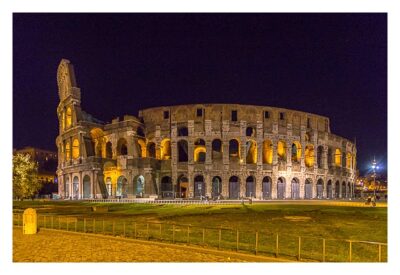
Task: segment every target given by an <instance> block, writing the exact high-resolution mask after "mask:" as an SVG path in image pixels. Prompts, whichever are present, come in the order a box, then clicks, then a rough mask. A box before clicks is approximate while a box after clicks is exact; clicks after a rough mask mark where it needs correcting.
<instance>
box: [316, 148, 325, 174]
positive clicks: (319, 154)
mask: <svg viewBox="0 0 400 275" xmlns="http://www.w3.org/2000/svg"><path fill="white" fill-rule="evenodd" d="M323 152H324V148H323V147H322V146H318V148H317V165H318V168H320V169H321V168H323V163H322V155H323Z"/></svg>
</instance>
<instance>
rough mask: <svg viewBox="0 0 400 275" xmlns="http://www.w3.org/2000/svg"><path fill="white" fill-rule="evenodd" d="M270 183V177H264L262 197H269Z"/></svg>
mask: <svg viewBox="0 0 400 275" xmlns="http://www.w3.org/2000/svg"><path fill="white" fill-rule="evenodd" d="M271 184H272V179H271V178H270V177H264V178H263V181H262V192H263V199H264V200H266V199H270V198H271Z"/></svg>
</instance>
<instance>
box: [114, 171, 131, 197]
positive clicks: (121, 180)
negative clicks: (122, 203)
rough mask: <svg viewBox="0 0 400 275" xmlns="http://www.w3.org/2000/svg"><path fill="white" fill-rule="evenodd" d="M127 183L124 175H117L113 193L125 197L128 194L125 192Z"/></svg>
mask: <svg viewBox="0 0 400 275" xmlns="http://www.w3.org/2000/svg"><path fill="white" fill-rule="evenodd" d="M127 183H128V180H127V179H126V178H125V177H124V176H120V177H118V180H117V190H116V192H115V195H116V196H117V197H119V198H126V197H127V196H128V193H127V189H128V188H127V187H128V186H127Z"/></svg>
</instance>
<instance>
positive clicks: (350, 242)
mask: <svg viewBox="0 0 400 275" xmlns="http://www.w3.org/2000/svg"><path fill="white" fill-rule="evenodd" d="M351 246H352V241H349V262H351Z"/></svg>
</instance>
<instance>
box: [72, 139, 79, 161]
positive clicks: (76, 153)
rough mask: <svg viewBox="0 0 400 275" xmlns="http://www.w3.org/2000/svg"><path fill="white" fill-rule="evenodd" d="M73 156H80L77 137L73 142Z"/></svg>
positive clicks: (75, 157)
mask: <svg viewBox="0 0 400 275" xmlns="http://www.w3.org/2000/svg"><path fill="white" fill-rule="evenodd" d="M72 158H73V159H77V158H79V140H78V139H77V138H76V139H74V141H73V142H72Z"/></svg>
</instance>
